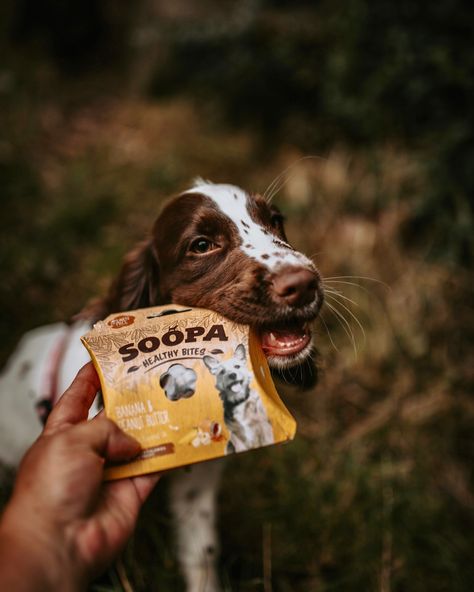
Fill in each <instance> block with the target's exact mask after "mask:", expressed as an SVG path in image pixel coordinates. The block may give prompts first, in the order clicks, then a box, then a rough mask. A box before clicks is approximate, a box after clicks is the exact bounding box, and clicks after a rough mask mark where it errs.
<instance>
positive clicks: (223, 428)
mask: <svg viewBox="0 0 474 592" xmlns="http://www.w3.org/2000/svg"><path fill="white" fill-rule="evenodd" d="M82 342H83V343H84V345H85V347H86V348H87V349H88V351H89V353H90V355H91V357H92V360H93V362H94V365H95V367H96V369H97V372H98V374H99V377H100V382H101V386H102V394H103V398H104V405H105V412H106V413H107V416H108V417H109V418H110V419H112V420H113V421H115V422H116V423H117V424H118V425H119V426H120V427H121V428H122V429H123V430H124V431H125V432H127V433H129V434H130V435H131V436H133V437H134V438H136V439H137V440H138V441H139V442H140V443H141V445H142V448H143V450H142V452H141V453H140V455H139V456H138V457H137V458H135V459H134V460H133V461H131V462H127V463H125V464H120V465H110V466H108V467H107V468H106V479H120V478H122V477H130V476H134V475H141V474H144V473H151V472H155V471H163V470H167V469H171V468H174V467H179V466H183V465H188V464H192V463H195V462H200V461H204V460H208V459H212V458H217V457H221V456H225V455H227V454H231V453H234V452H243V451H245V450H250V449H252V448H260V447H262V446H268V445H270V444H277V443H279V442H285V441H287V440H291V439H292V438H293V437H294V435H295V432H296V422H295V420H294V419H293V417H292V416H291V415H290V414H289V412H288V410H287V409H286V408H285V406H284V405H283V402H282V401H281V399H280V397H279V396H278V393H277V391H276V389H275V386H274V384H273V381H272V378H271V375H270V370H269V368H268V364H267V361H266V358H265V355H264V353H263V352H262V350H261V347H260V343H259V340H258V338H257V337H256V336H255V335H254V334H253V332H252V331H251V330H250V328H249V327H248V326H245V325H239V324H237V323H234V322H232V321H229V320H228V319H226V318H225V317H223V316H221V315H219V314H217V313H215V312H212V311H209V310H204V309H199V308H186V307H184V306H179V305H174V304H173V305H168V306H156V307H152V308H143V309H140V310H134V311H129V312H124V313H116V314H112V315H110V316H109V317H107V318H106V319H105V320H103V321H99V322H98V323H96V324H95V325H94V328H93V329H92V330H91V331H89V332H88V333H87V334H86V335H84V336H83V337H82Z"/></svg>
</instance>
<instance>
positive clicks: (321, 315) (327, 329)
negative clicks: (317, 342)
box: [319, 313, 339, 352]
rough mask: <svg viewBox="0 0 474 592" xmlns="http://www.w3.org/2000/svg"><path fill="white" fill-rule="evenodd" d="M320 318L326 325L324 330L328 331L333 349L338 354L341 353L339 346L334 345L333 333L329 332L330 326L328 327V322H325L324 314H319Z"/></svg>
mask: <svg viewBox="0 0 474 592" xmlns="http://www.w3.org/2000/svg"><path fill="white" fill-rule="evenodd" d="M319 318H320V319H321V322H322V323H323V325H324V328H325V329H326V333H327V334H328V337H329V341H330V342H331V345H332V346H333V348H334V349H335V350H336V351H337V352H338V351H339V348H338V347H337V345H336V344H335V343H334V341H333V338H332V336H331V332H330V331H329V328H328V326H327V323H326V321H325V320H324V317H323V314H322V313H320V314H319Z"/></svg>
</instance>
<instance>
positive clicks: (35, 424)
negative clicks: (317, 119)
mask: <svg viewBox="0 0 474 592" xmlns="http://www.w3.org/2000/svg"><path fill="white" fill-rule="evenodd" d="M171 302H173V303H177V304H181V305H186V306H197V307H202V308H208V309H211V310H215V311H216V312H219V313H220V314H223V315H225V316H226V317H228V318H229V319H231V320H234V321H235V322H238V323H243V324H247V325H251V326H252V327H253V328H254V329H256V331H257V332H258V334H259V335H260V339H261V344H262V348H263V350H264V352H265V354H266V356H267V358H268V362H269V365H270V367H271V369H272V371H273V372H274V374H275V375H276V376H277V377H280V378H283V379H284V380H285V381H286V382H292V383H295V382H297V383H299V384H300V385H301V386H304V387H308V386H310V385H312V384H314V383H315V381H316V369H315V365H314V361H313V353H314V350H313V343H312V334H311V329H310V323H311V321H313V320H314V319H315V318H316V316H317V314H318V312H319V309H320V307H321V305H322V302H323V291H322V285H321V280H320V276H319V273H318V271H317V269H316V267H315V266H314V264H313V262H312V261H311V260H310V259H308V258H307V257H305V256H304V255H303V254H302V253H299V252H297V251H295V250H294V249H293V248H292V247H291V246H290V244H289V243H288V241H287V238H286V236H285V231H284V228H283V217H282V215H281V213H280V212H279V210H278V209H277V208H276V207H275V206H273V205H271V204H269V203H267V201H266V200H265V199H264V198H263V197H261V196H259V195H255V194H253V195H252V194H249V193H247V192H245V191H243V190H242V189H240V188H238V187H235V186H233V185H222V184H213V183H209V182H205V181H202V180H198V181H197V182H196V183H195V184H194V186H193V187H192V188H191V189H189V190H188V191H185V192H183V193H181V194H179V195H177V196H175V197H173V198H171V199H170V200H169V201H168V202H166V204H165V206H164V207H163V209H162V211H161V213H160V214H159V216H158V219H157V220H156V222H155V224H154V227H153V230H152V233H151V234H150V236H149V237H148V238H147V239H146V240H144V241H143V242H142V243H141V244H140V245H138V246H137V248H136V249H134V250H133V251H132V252H131V253H130V254H129V255H127V256H126V258H125V260H124V263H123V267H122V269H121V271H120V273H119V275H118V277H117V278H116V280H115V281H114V282H113V284H112V286H111V288H110V290H109V293H108V294H107V296H106V297H105V298H102V299H99V300H96V301H95V302H92V303H91V305H89V306H88V307H86V308H85V309H84V311H83V312H82V313H81V314H80V315H79V317H78V318H79V319H80V320H77V321H76V322H75V323H74V324H73V325H72V326H69V327H68V326H66V325H64V324H57V325H52V326H48V327H43V328H41V329H37V330H35V331H32V332H30V333H28V334H27V335H25V337H24V338H23V340H22V341H21V343H20V345H19V347H18V349H17V351H16V352H15V353H14V354H13V356H12V357H11V359H10V360H9V362H8V364H7V366H6V368H5V370H4V373H3V374H2V376H1V377H0V460H1V461H3V462H4V463H6V464H10V465H11V464H13V465H14V464H16V463H18V461H19V459H20V458H21V456H22V454H23V453H24V451H25V450H26V449H27V447H28V446H29V445H30V444H31V443H32V442H33V440H34V439H35V437H36V436H37V435H38V434H39V432H40V430H41V421H40V418H39V416H38V413H37V410H40V411H42V412H43V414H44V412H46V411H47V410H48V408H49V407H50V406H51V404H54V401H55V398H56V396H57V394H58V393H62V392H64V390H65V389H66V388H67V386H68V385H69V384H70V382H71V380H72V378H73V377H74V375H75V373H76V371H77V370H78V369H79V368H80V366H81V365H83V364H84V363H85V362H86V361H87V359H88V358H87V354H86V352H85V350H84V348H83V347H82V345H81V343H80V340H79V336H80V335H82V334H83V333H85V332H86V331H87V330H88V328H89V327H90V326H91V324H92V323H93V322H95V321H97V320H98V319H101V318H103V317H105V316H106V315H108V314H110V313H112V312H116V311H122V310H127V309H134V308H141V307H146V306H152V305H156V304H167V303H171ZM295 377H296V378H295ZM220 466H221V465H220V463H219V462H210V463H204V464H201V465H196V466H195V467H193V470H192V471H191V472H190V473H185V472H184V471H176V472H175V473H174V474H173V477H172V478H173V482H172V485H171V506H172V510H173V512H174V514H175V516H176V520H177V521H176V529H177V543H178V554H179V560H180V563H181V566H182V569H183V573H184V576H185V579H186V584H187V590H188V592H195V591H196V592H197V591H198V590H199V591H201V592H204V591H207V592H211V591H212V592H213V591H215V590H218V589H219V584H218V578H217V576H216V571H215V562H216V557H217V547H218V545H217V540H216V532H215V513H216V512H215V498H216V491H217V487H218V481H219V474H220ZM179 517H184V518H182V519H181V520H180V519H179Z"/></svg>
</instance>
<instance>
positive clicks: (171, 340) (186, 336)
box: [114, 317, 228, 362]
mask: <svg viewBox="0 0 474 592" xmlns="http://www.w3.org/2000/svg"><path fill="white" fill-rule="evenodd" d="M117 318H119V317H117ZM115 320H116V319H114V321H115ZM122 326H123V325H122ZM198 337H201V338H202V341H212V340H213V339H217V341H227V340H228V337H227V335H226V334H225V329H224V325H212V326H211V327H210V328H209V329H208V330H207V331H206V328H205V327H186V328H185V329H183V331H180V330H179V329H176V328H171V329H168V331H166V333H163V335H161V339H160V338H159V337H157V336H156V335H150V336H149V337H144V338H143V339H140V341H139V342H138V343H136V344H135V343H134V342H132V343H126V344H125V345H122V347H120V348H119V350H118V352H119V354H120V355H121V356H122V361H123V362H130V361H132V360H134V359H135V358H136V357H137V356H138V355H139V353H140V352H142V353H144V354H149V353H152V352H154V351H156V350H157V349H158V348H159V347H160V346H161V345H164V346H166V347H175V346H177V345H180V344H181V343H196V341H197V338H198Z"/></svg>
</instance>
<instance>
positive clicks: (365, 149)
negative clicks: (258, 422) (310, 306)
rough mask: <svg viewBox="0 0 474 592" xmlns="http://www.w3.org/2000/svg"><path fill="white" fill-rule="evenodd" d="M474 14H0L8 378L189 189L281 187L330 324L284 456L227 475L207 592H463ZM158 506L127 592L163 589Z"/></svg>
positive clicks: (120, 2) (295, 396) (264, 0)
mask: <svg viewBox="0 0 474 592" xmlns="http://www.w3.org/2000/svg"><path fill="white" fill-rule="evenodd" d="M473 12H474V11H473V8H472V3H471V2H467V1H462V0H438V1H437V2H427V1H424V0H419V1H418V2H413V1H409V0H399V1H398V2H393V1H389V0H378V1H377V2H375V1H372V2H369V1H367V0H344V1H342V0H331V1H330V0H321V1H316V2H314V1H313V2H309V1H308V2H304V1H297V0H292V1H290V0H286V1H285V0H242V1H241V2H230V1H228V0H221V1H219V2H218V1H217V0H206V1H202V2H193V1H191V0H175V1H174V2H166V1H164V0H135V1H133V2H132V1H131V0H115V1H112V0H109V1H106V0H104V1H99V0H87V1H86V0H70V1H69V2H61V1H59V0H44V1H43V2H41V3H40V2H36V1H35V0H22V1H21V2H13V1H11V0H6V1H4V2H2V4H1V7H0V27H1V30H0V196H1V197H0V199H1V202H0V203H1V206H2V207H1V216H0V229H1V235H0V240H1V243H0V244H1V271H2V282H1V284H0V306H1V310H2V316H1V326H0V343H1V345H0V356H1V361H2V362H3V361H5V360H6V359H7V356H8V353H9V351H11V349H12V347H13V346H14V344H15V342H16V341H17V339H18V338H19V337H20V335H21V334H22V333H23V332H24V331H25V330H27V329H29V328H32V327H34V326H35V325H38V324H42V323H47V322H51V321H56V320H61V319H67V318H70V317H71V315H73V314H74V313H75V312H77V311H78V310H80V309H81V307H82V306H83V305H84V303H85V302H86V301H87V300H88V298H90V297H91V296H93V295H95V294H97V293H101V292H103V291H104V290H105V289H106V287H107V284H108V281H109V280H110V278H112V277H113V275H114V273H115V272H116V270H117V268H118V265H119V261H120V258H121V256H122V255H123V254H124V253H125V252H126V251H127V250H128V249H129V248H130V247H131V246H132V245H133V243H134V242H135V241H136V240H138V239H140V237H142V236H143V233H144V232H146V231H147V229H148V228H149V227H150V224H151V221H152V219H153V218H154V217H155V216H156V213H157V211H158V209H159V206H160V203H161V202H162V200H163V199H164V198H165V197H166V196H167V195H169V194H170V193H173V192H176V191H178V190H180V189H183V188H185V187H186V186H187V185H189V183H190V180H191V179H192V178H193V176H196V175H200V176H203V177H205V178H210V179H213V180H216V181H228V182H233V183H236V184H242V185H243V186H245V187H247V188H249V189H252V190H256V191H264V190H265V188H266V187H267V186H268V185H269V183H270V182H271V181H272V180H273V179H274V178H275V177H276V176H277V175H278V174H279V173H281V172H282V171H283V170H284V169H285V168H286V167H289V166H290V165H291V168H290V169H289V170H288V172H287V174H286V175H285V177H284V178H285V180H286V183H285V184H284V185H283V186H282V187H281V188H280V191H279V192H278V194H277V195H276V197H275V199H276V200H277V201H278V202H279V203H280V204H281V206H282V207H283V209H284V210H285V211H286V213H287V215H288V234H289V236H290V238H291V239H292V241H293V243H294V244H295V245H296V246H297V247H298V248H300V249H303V250H305V251H306V252H307V253H308V254H310V255H312V256H314V258H315V260H316V262H317V264H318V266H319V267H320V269H321V271H322V273H323V275H324V276H325V277H326V278H328V279H327V280H326V284H327V288H328V294H329V298H328V300H327V301H328V304H331V305H333V306H335V307H336V311H333V310H331V308H330V307H329V306H326V308H325V310H324V311H323V315H322V316H323V320H322V321H321V322H319V323H318V324H317V326H316V331H317V340H318V345H319V350H320V354H321V365H322V378H321V381H320V384H319V386H318V388H317V389H316V390H315V391H314V392H311V393H306V394H304V395H303V394H301V393H292V392H288V393H287V394H286V401H287V403H288V405H289V406H290V407H291V409H292V411H293V412H294V413H295V415H296V417H297V419H298V422H299V435H298V437H297V439H296V441H295V442H294V443H292V444H291V445H288V446H285V447H281V448H275V449H271V450H265V451H259V452H256V453H253V454H249V455H244V456H241V457H236V458H235V459H232V460H231V461H230V462H229V463H228V465H227V471H226V474H225V480H224V486H223V489H222V492H221V497H220V518H219V520H220V531H221V539H222V554H221V562H220V570H221V575H222V579H223V582H224V583H225V585H226V589H227V590H232V591H239V590H249V591H250V590H264V591H265V592H268V591H269V590H274V591H282V592H286V591H293V590H297V591H299V590H301V591H307V590H315V591H320V590H321V591H330V590H354V591H359V590H380V591H382V592H390V591H425V590H431V591H434V592H435V591H438V590H439V591H445V590H452V591H461V590H462V591H467V590H471V589H473V586H474V568H473V561H472V551H473V548H474V547H473V543H474V540H473V539H474V535H473V527H474V520H473V510H474V493H473V458H474V454H473V452H474V450H473V448H474V444H473V438H472V428H473V425H474V421H473V416H474V402H473V400H472V383H473V368H474V359H473V356H472V352H471V349H470V345H471V340H472V336H473V335H472V334H473V314H472V301H473V300H472V296H473V290H472V275H471V274H470V270H471V265H472V260H473V230H472V216H473V211H472V201H473V199H472V196H473V193H474V142H473V110H472V103H473V85H474V51H473V44H472V40H473V38H474V30H473V29H474V14H473ZM308 155H312V156H314V158H311V159H309V158H308V159H305V160H300V159H301V158H302V157H303V156H308ZM330 278H332V279H330ZM367 278H371V279H367ZM351 282H352V283H351ZM353 284H355V285H353ZM330 291H338V292H341V293H342V296H341V294H338V293H334V292H333V293H331V292H330ZM333 298H336V299H337V301H336V300H334V299H333ZM348 299H350V300H348ZM345 307H347V308H345ZM355 317H357V321H356V319H355ZM359 323H360V325H359ZM361 326H362V328H361ZM160 487H161V489H160V490H159V491H158V492H157V494H156V496H155V498H154V499H153V500H151V502H150V504H148V506H147V508H146V510H145V516H144V519H143V520H142V521H141V522H140V525H139V528H138V532H137V535H136V536H135V538H134V539H133V541H132V542H131V543H130V545H129V547H128V548H127V551H126V554H125V565H126V569H127V572H128V574H129V578H130V580H131V582H132V584H133V586H134V587H135V589H136V590H137V591H139V590H151V589H160V590H163V591H165V592H166V591H167V590H180V589H181V582H180V578H179V575H178V573H177V567H176V561H175V558H174V555H173V551H172V545H173V543H172V536H171V533H170V531H171V528H170V524H169V516H168V514H167V512H166V510H165V509H163V510H161V508H162V507H163V505H162V502H163V500H164V498H165V489H166V484H165V483H163V485H162V486H160ZM243 500H245V504H244V503H243ZM157 507H158V509H157Z"/></svg>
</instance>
